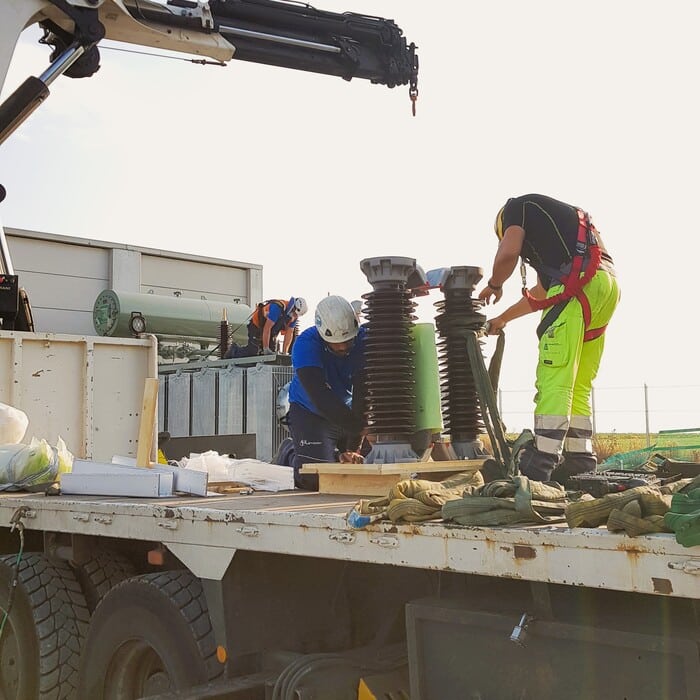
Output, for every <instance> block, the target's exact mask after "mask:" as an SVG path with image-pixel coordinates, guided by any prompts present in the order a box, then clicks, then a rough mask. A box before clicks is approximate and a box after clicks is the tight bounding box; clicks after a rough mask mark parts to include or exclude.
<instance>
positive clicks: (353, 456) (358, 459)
mask: <svg viewBox="0 0 700 700" xmlns="http://www.w3.org/2000/svg"><path fill="white" fill-rule="evenodd" d="M340 461H341V463H342V464H362V463H363V462H364V461H365V458H364V457H363V456H362V455H361V454H360V453H359V452H350V451H349V450H348V451H347V452H341V453H340Z"/></svg>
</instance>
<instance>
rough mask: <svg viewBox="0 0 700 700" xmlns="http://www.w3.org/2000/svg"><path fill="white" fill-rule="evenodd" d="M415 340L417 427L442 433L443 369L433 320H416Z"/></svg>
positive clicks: (413, 333) (413, 336) (414, 328)
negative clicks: (441, 399)
mask: <svg viewBox="0 0 700 700" xmlns="http://www.w3.org/2000/svg"><path fill="white" fill-rule="evenodd" d="M411 340H412V343H413V350H414V352H415V362H416V377H415V378H416V403H415V409H416V430H430V432H432V433H441V432H442V428H443V426H442V410H441V405H440V372H439V370H438V356H437V348H436V347H435V327H434V326H433V324H432V323H416V324H415V325H414V326H413V329H412V338H411Z"/></svg>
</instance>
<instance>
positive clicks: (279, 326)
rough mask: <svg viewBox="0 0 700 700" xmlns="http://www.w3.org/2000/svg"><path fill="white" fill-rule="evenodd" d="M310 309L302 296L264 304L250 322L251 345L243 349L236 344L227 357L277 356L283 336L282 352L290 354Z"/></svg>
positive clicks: (249, 335) (274, 300) (272, 300)
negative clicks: (298, 329) (275, 354)
mask: <svg viewBox="0 0 700 700" xmlns="http://www.w3.org/2000/svg"><path fill="white" fill-rule="evenodd" d="M306 309H307V305H306V300H305V299H303V298H302V297H291V298H290V299H288V300H287V299H270V300H269V301H263V302H261V303H260V304H258V305H257V307H256V308H255V311H253V313H252V314H251V316H250V320H249V321H248V344H247V345H244V346H242V347H240V346H238V345H236V343H234V344H233V345H231V347H230V348H229V349H228V351H227V352H226V355H225V356H224V357H226V358H227V359H228V358H231V357H253V356H255V355H273V354H274V353H275V347H276V345H277V336H278V335H279V334H280V333H281V334H282V335H283V336H284V340H283V342H282V352H283V353H284V354H285V355H286V354H288V353H289V351H290V349H291V347H292V343H293V342H294V338H295V337H296V328H297V319H298V318H299V316H303V315H304V314H305V313H306Z"/></svg>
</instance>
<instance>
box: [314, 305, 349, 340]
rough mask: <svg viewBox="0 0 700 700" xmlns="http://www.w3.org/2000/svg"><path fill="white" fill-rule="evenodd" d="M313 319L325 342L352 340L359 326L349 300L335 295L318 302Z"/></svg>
mask: <svg viewBox="0 0 700 700" xmlns="http://www.w3.org/2000/svg"><path fill="white" fill-rule="evenodd" d="M315 321H316V329H317V330H318V333H319V335H320V336H321V338H323V340H325V341H326V342H327V343H345V342H346V341H348V340H352V339H353V338H354V337H355V336H356V335H357V333H358V331H359V328H360V326H359V323H358V322H357V316H356V315H355V311H354V309H353V308H352V306H351V305H350V302H349V301H348V300H347V299H343V297H339V296H335V295H332V296H328V297H325V298H324V299H321V301H319V302H318V306H317V307H316V319H315Z"/></svg>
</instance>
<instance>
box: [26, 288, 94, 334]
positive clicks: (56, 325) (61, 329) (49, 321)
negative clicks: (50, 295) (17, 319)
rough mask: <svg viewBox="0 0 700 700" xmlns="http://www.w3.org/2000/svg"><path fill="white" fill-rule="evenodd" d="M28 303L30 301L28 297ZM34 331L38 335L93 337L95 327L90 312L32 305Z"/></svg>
mask: <svg viewBox="0 0 700 700" xmlns="http://www.w3.org/2000/svg"><path fill="white" fill-rule="evenodd" d="M29 301H30V302H31V301H32V298H31V296H30V298H29ZM32 315H33V316H34V329H35V330H36V331H37V332H40V333H67V334H69V335H94V334H95V326H94V324H93V322H92V310H90V311H66V310H65V309H42V308H35V307H34V305H32Z"/></svg>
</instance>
